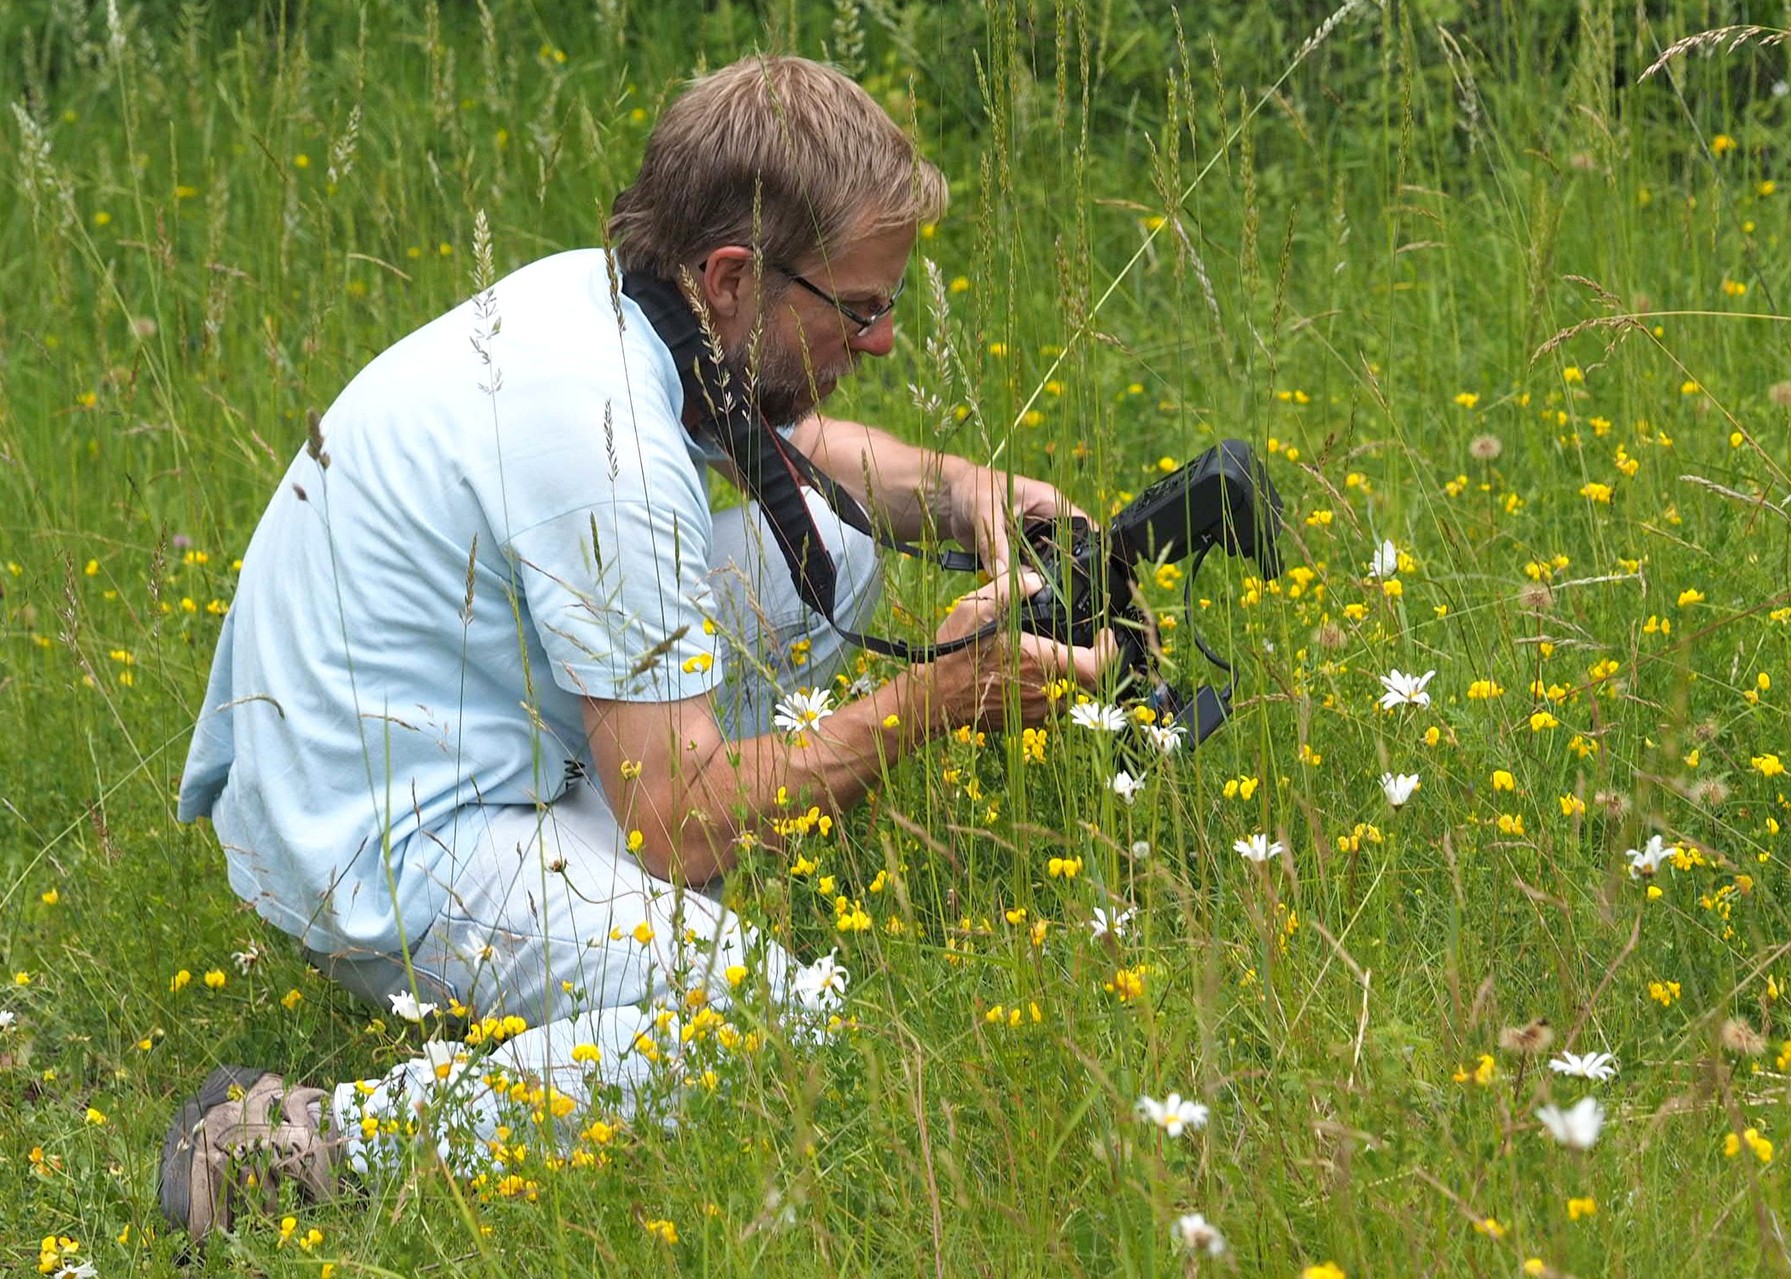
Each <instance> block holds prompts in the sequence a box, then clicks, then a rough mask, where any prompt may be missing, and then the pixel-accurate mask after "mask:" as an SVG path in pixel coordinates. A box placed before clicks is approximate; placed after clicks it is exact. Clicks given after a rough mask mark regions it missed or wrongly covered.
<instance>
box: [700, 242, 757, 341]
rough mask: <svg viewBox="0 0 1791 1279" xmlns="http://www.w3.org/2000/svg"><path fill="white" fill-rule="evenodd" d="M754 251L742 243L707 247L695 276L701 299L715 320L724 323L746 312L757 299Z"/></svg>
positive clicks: (744, 314) (746, 314)
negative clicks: (707, 251)
mask: <svg viewBox="0 0 1791 1279" xmlns="http://www.w3.org/2000/svg"><path fill="white" fill-rule="evenodd" d="M754 262H755V255H754V253H753V251H752V250H751V249H749V248H746V247H745V246H744V245H739V244H729V245H724V246H723V247H721V248H719V249H711V250H710V251H709V256H708V257H706V258H704V259H703V263H702V266H701V267H700V268H699V269H698V272H697V280H698V283H699V284H700V285H701V287H702V290H703V300H704V301H705V302H707V303H708V304H709V311H710V313H711V314H712V315H714V316H715V318H716V320H717V321H718V322H722V323H726V322H729V321H733V320H737V319H739V318H741V317H742V316H750V315H752V314H753V312H754V308H755V306H756V304H757V300H758V281H757V279H756V278H755V276H754Z"/></svg>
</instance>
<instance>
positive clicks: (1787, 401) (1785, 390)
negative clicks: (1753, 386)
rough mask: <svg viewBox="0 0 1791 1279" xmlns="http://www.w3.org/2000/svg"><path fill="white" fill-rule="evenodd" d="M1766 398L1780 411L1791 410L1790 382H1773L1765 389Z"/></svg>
mask: <svg viewBox="0 0 1791 1279" xmlns="http://www.w3.org/2000/svg"><path fill="white" fill-rule="evenodd" d="M1766 398H1767V399H1769V400H1771V401H1772V402H1773V403H1774V404H1776V405H1778V406H1779V407H1780V408H1781V409H1791V382H1774V383H1773V384H1772V385H1771V386H1770V387H1768V388H1767V390H1766Z"/></svg>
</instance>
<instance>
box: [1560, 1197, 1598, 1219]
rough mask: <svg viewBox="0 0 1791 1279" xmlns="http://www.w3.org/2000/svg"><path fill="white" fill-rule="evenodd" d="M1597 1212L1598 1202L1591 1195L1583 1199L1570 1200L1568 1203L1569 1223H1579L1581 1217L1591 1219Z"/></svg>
mask: <svg viewBox="0 0 1791 1279" xmlns="http://www.w3.org/2000/svg"><path fill="white" fill-rule="evenodd" d="M1597 1211H1598V1201H1597V1200H1596V1199H1594V1198H1592V1196H1590V1195H1587V1196H1586V1197H1585V1198H1583V1199H1569V1200H1568V1201H1567V1219H1568V1220H1569V1221H1578V1220H1579V1219H1580V1218H1581V1217H1590V1216H1592V1215H1593V1214H1594V1213H1596V1212H1597Z"/></svg>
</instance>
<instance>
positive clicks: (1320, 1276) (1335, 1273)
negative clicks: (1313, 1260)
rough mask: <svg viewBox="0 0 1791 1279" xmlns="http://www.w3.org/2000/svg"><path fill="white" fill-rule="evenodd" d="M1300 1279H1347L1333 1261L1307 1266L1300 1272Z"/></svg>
mask: <svg viewBox="0 0 1791 1279" xmlns="http://www.w3.org/2000/svg"><path fill="white" fill-rule="evenodd" d="M1300 1279H1347V1277H1346V1276H1345V1275H1344V1273H1343V1269H1342V1267H1340V1266H1339V1265H1338V1264H1337V1263H1336V1262H1335V1261H1325V1262H1320V1263H1319V1264H1318V1265H1316V1266H1307V1267H1306V1268H1305V1269H1304V1270H1302V1271H1300Z"/></svg>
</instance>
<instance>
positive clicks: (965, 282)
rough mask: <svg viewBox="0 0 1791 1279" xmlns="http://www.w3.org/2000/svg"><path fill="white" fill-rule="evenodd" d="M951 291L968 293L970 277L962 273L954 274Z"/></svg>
mask: <svg viewBox="0 0 1791 1279" xmlns="http://www.w3.org/2000/svg"><path fill="white" fill-rule="evenodd" d="M951 291H952V292H953V293H968V292H969V291H970V280H969V278H968V277H966V276H962V275H954V276H952V278H951Z"/></svg>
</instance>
